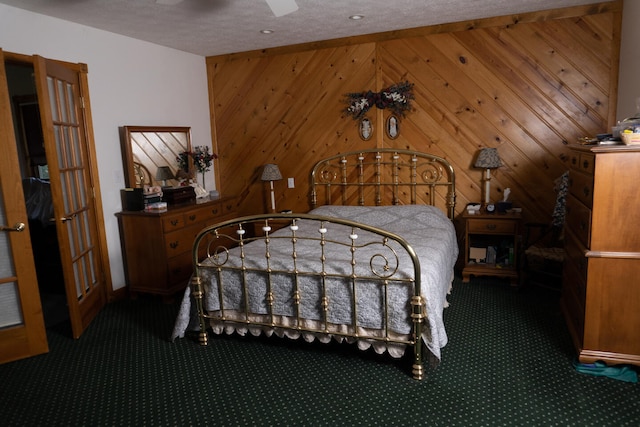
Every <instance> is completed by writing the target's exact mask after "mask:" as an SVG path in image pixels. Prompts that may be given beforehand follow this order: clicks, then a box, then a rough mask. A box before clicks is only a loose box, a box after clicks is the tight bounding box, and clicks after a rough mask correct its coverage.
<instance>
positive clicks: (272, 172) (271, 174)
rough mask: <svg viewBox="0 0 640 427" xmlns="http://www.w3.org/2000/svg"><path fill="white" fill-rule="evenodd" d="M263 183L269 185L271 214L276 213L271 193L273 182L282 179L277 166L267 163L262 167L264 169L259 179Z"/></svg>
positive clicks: (274, 201) (273, 196) (274, 199)
mask: <svg viewBox="0 0 640 427" xmlns="http://www.w3.org/2000/svg"><path fill="white" fill-rule="evenodd" d="M260 179H262V180H263V181H269V185H270V187H271V210H272V211H273V212H275V211H276V197H275V193H274V192H273V181H279V180H281V179H282V174H281V173H280V169H278V165H276V164H275V163H269V164H266V165H264V169H263V170H262V177H261V178H260Z"/></svg>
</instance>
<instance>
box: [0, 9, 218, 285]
mask: <svg viewBox="0 0 640 427" xmlns="http://www.w3.org/2000/svg"><path fill="white" fill-rule="evenodd" d="M0 48H2V49H3V50H4V51H5V52H13V53H20V54H26V55H32V54H37V55H41V56H44V57H46V58H51V59H58V60H62V61H67V62H74V63H78V62H82V63H85V64H87V65H88V68H89V75H88V77H89V91H90V97H91V111H92V115H93V128H94V135H95V143H96V151H97V155H98V168H99V178H100V190H101V194H102V202H103V206H104V217H105V229H106V235H107V245H108V250H109V260H110V264H111V276H112V280H113V287H114V289H119V288H121V287H123V286H125V277H124V269H123V265H122V252H121V250H120V237H119V231H118V224H117V221H116V217H115V216H114V214H115V213H116V212H118V211H120V209H121V203H120V189H121V188H124V175H123V168H122V156H121V152H120V139H119V134H118V127H120V126H123V125H141V126H142V125H144V126H153V125H157V126H189V127H191V131H192V141H193V144H194V145H209V146H211V127H210V122H209V102H208V89H207V76H206V64H205V58H204V57H201V56H197V55H193V54H189V53H184V52H180V51H177V50H174V49H169V48H165V47H161V46H158V45H154V44H151V43H147V42H143V41H139V40H135V39H131V38H128V37H123V36H119V35H116V34H113V33H109V32H106V31H100V30H95V29H92V28H89V27H85V26H82V25H77V24H73V23H70V22H68V21H62V20H59V19H55V18H50V17H46V16H43V15H39V14H34V13H31V12H27V11H24V10H21V9H17V8H13V7H9V6H5V5H3V4H0ZM206 188H207V189H213V188H215V186H214V182H213V173H212V172H209V173H208V174H207V183H206Z"/></svg>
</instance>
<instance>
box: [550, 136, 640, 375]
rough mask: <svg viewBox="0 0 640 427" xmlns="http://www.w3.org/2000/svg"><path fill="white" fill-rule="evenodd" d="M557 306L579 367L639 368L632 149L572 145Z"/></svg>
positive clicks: (635, 158) (639, 156)
mask: <svg viewBox="0 0 640 427" xmlns="http://www.w3.org/2000/svg"><path fill="white" fill-rule="evenodd" d="M571 148H572V153H571V158H570V167H571V169H570V173H569V176H570V179H569V195H568V196H567V211H566V219H565V252H566V258H565V263H564V267H563V283H562V309H563V312H564V315H565V319H566V322H567V326H568V328H569V331H570V333H571V336H572V338H573V343H574V345H575V348H576V350H577V352H578V359H579V361H580V362H581V363H594V362H596V361H603V362H605V363H609V364H626V363H629V364H635V365H638V366H640V339H638V338H639V337H640V335H639V334H638V330H640V281H638V277H640V228H639V227H638V223H639V222H640V196H639V194H640V193H639V192H638V184H637V182H636V180H635V179H634V177H637V176H639V175H640V146H595V147H594V146H591V147H588V146H580V145H575V146H572V147H571Z"/></svg>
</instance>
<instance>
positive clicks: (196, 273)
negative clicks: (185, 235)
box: [191, 232, 209, 345]
mask: <svg viewBox="0 0 640 427" xmlns="http://www.w3.org/2000/svg"><path fill="white" fill-rule="evenodd" d="M204 235H205V234H204V233H203V232H200V233H199V234H198V236H196V240H195V242H194V245H193V249H192V253H191V256H192V258H193V275H192V276H191V294H192V295H193V300H194V302H195V304H196V310H197V313H198V320H199V323H200V333H199V334H198V341H199V342H200V345H207V344H208V343H209V338H208V336H207V323H206V319H205V316H204V306H203V303H202V297H203V295H204V290H203V289H202V279H201V278H200V268H199V267H198V249H199V247H200V241H201V240H202V238H203V237H204Z"/></svg>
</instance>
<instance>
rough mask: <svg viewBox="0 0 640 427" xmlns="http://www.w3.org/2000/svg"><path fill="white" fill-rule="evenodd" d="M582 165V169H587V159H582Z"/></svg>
mask: <svg viewBox="0 0 640 427" xmlns="http://www.w3.org/2000/svg"><path fill="white" fill-rule="evenodd" d="M582 167H583V168H584V169H589V162H588V161H586V160H585V161H583V162H582Z"/></svg>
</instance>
